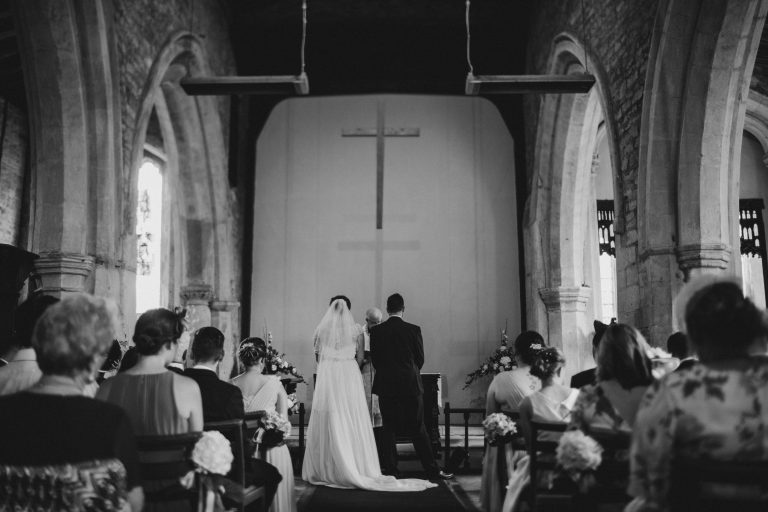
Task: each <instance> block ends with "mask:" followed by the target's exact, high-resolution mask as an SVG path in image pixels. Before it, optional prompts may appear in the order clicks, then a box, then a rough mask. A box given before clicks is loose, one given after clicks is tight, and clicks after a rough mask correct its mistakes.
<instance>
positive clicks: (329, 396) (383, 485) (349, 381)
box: [301, 300, 436, 491]
mask: <svg viewBox="0 0 768 512" xmlns="http://www.w3.org/2000/svg"><path fill="white" fill-rule="evenodd" d="M358 337H359V329H358V328H357V326H356V325H355V323H354V320H353V318H352V314H351V313H350V312H349V310H348V309H347V305H346V303H345V302H344V301H343V300H336V301H334V302H333V304H331V307H330V308H329V309H328V312H327V313H326V315H325V317H324V318H323V320H322V321H321V322H320V325H319V326H318V328H317V330H316V331H315V352H316V353H317V354H318V357H319V362H318V366H317V383H316V385H315V393H314V396H313V399H312V411H311V414H310V417H309V426H308V428H307V448H306V452H305V454H304V464H303V466H302V469H301V477H302V478H303V479H304V480H305V481H307V482H309V483H311V484H315V485H327V486H329V487H337V488H343V489H347V488H360V489H367V490H371V491H422V490H424V489H427V488H429V487H435V486H436V484H433V483H431V482H429V481H427V480H417V479H402V480H397V479H396V478H394V477H391V476H384V475H382V474H381V470H380V468H379V456H378V454H377V452H376V442H375V440H374V438H373V427H372V425H371V418H370V415H369V413H368V406H367V404H366V401H365V392H364V391H363V377H362V374H361V373H360V367H359V366H358V363H357V361H356V359H355V355H356V353H357V350H358Z"/></svg>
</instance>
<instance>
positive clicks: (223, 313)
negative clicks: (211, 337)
mask: <svg viewBox="0 0 768 512" xmlns="http://www.w3.org/2000/svg"><path fill="white" fill-rule="evenodd" d="M210 306H211V325H213V326H214V327H216V328H217V329H218V330H220V331H221V332H222V333H224V359H223V360H222V361H221V363H220V364H219V378H221V379H224V380H229V379H230V378H231V377H232V375H231V374H232V369H233V368H235V367H236V360H235V359H236V357H237V355H236V351H237V344H238V342H239V341H240V340H238V339H237V338H236V337H235V329H234V325H233V322H232V320H233V317H234V316H235V313H236V312H237V309H238V308H239V307H240V303H239V302H237V301H231V300H215V301H213V302H211V305H210Z"/></svg>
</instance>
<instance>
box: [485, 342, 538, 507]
mask: <svg viewBox="0 0 768 512" xmlns="http://www.w3.org/2000/svg"><path fill="white" fill-rule="evenodd" d="M544 347H545V344H544V338H542V337H541V334H539V333H537V332H535V331H526V332H523V333H522V334H520V335H519V336H518V337H517V338H516V339H515V344H514V349H515V352H514V354H509V355H508V356H507V357H514V359H515V362H516V363H517V368H515V369H514V370H509V371H504V372H501V373H499V374H498V375H496V377H494V379H493V382H491V385H490V386H489V388H488V394H487V396H486V402H485V415H486V416H487V415H489V414H492V413H494V412H499V411H501V410H505V411H509V412H517V411H518V410H519V409H520V402H522V401H523V399H524V398H525V397H527V396H528V395H530V394H531V393H534V392H536V391H538V390H539V389H540V388H541V381H540V380H539V378H538V377H534V376H533V375H531V365H532V364H533V362H534V360H535V359H536V354H537V353H538V352H539V351H540V350H541V349H543V348H544ZM502 359H503V357H502ZM501 454H503V456H504V457H505V458H506V467H507V469H506V471H502V470H500V468H499V463H502V461H499V460H498V458H499V456H501ZM523 455H525V452H524V451H515V450H513V449H512V445H510V444H505V445H502V446H491V445H487V446H486V447H485V458H484V459H483V476H482V481H481V484H480V495H481V498H482V503H483V510H484V511H486V512H498V511H500V510H501V507H502V504H503V503H504V495H505V494H506V492H507V478H506V475H510V474H511V473H512V470H513V469H514V467H515V463H516V461H517V460H518V459H519V458H520V457H522V456H523Z"/></svg>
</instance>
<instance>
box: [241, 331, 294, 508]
mask: <svg viewBox="0 0 768 512" xmlns="http://www.w3.org/2000/svg"><path fill="white" fill-rule="evenodd" d="M237 355H238V357H239V358H240V362H241V363H242V364H243V366H245V373H242V374H240V375H238V376H237V377H235V378H234V379H232V384H234V385H235V386H237V387H239V388H240V390H241V391H242V392H243V405H244V406H245V412H246V413H249V412H254V411H267V412H277V413H279V414H280V415H281V416H282V417H283V418H285V419H286V420H287V419H288V396H287V395H286V393H285V389H284V388H283V385H282V383H281V382H280V380H279V379H278V378H277V377H276V376H274V375H262V373H261V372H262V370H263V369H264V357H265V356H266V355H267V344H266V343H264V340H262V339H261V338H246V339H244V340H243V341H242V342H240V349H239V350H238V353H237ZM266 462H268V463H269V464H272V465H273V466H275V467H276V468H277V470H278V471H279V472H280V474H281V475H282V476H283V480H282V481H281V482H280V484H279V485H278V487H277V493H276V494H275V498H274V500H273V501H272V506H270V507H269V510H270V512H296V500H295V497H294V492H293V488H294V484H293V463H292V462H291V454H290V452H289V451H288V446H286V445H282V446H275V447H272V448H269V449H268V450H267V453H266Z"/></svg>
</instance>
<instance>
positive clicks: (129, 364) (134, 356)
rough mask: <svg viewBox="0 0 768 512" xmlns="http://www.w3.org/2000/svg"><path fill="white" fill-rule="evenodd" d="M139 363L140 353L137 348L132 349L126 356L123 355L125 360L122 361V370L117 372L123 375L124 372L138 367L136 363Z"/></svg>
mask: <svg viewBox="0 0 768 512" xmlns="http://www.w3.org/2000/svg"><path fill="white" fill-rule="evenodd" d="M138 362H139V351H138V350H136V347H130V348H129V349H128V350H126V351H125V354H123V360H122V361H120V368H119V369H118V370H117V373H123V372H124V371H127V370H130V369H131V368H133V367H134V366H136V363H138Z"/></svg>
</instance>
